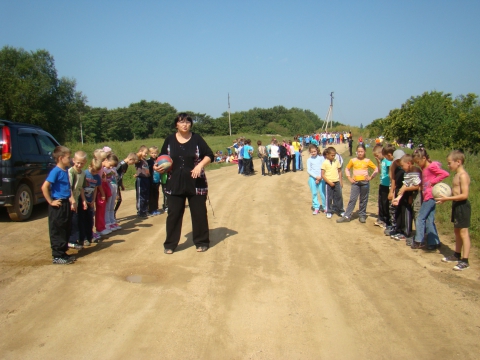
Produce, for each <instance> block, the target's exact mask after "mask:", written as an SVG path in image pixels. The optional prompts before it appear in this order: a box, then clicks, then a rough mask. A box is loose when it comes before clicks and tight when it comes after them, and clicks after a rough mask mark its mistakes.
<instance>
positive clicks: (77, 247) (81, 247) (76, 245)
mask: <svg viewBox="0 0 480 360" xmlns="http://www.w3.org/2000/svg"><path fill="white" fill-rule="evenodd" d="M68 247H69V248H70V249H75V250H82V249H83V246H82V245H79V244H77V243H68Z"/></svg>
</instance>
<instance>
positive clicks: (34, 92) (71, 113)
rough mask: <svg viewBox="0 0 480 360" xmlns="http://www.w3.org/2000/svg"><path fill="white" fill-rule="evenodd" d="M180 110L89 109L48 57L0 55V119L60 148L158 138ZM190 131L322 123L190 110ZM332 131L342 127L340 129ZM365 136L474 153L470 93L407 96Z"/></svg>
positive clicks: (276, 113) (285, 112) (478, 137)
mask: <svg viewBox="0 0 480 360" xmlns="http://www.w3.org/2000/svg"><path fill="white" fill-rule="evenodd" d="M178 112H179V111H178V110H177V109H175V108H174V107H173V106H172V105H170V104H168V103H161V102H158V101H149V102H147V101H145V100H142V101H140V102H138V103H133V104H130V105H129V106H128V107H123V108H117V109H107V108H101V107H90V106H88V105H87V97H86V96H85V95H84V94H82V92H80V91H77V90H76V82H75V80H74V79H70V78H66V77H58V75H57V70H56V69H55V61H54V58H53V56H52V55H50V54H49V52H48V51H46V50H37V51H30V52H29V51H25V50H24V49H17V48H13V47H10V46H4V47H3V48H2V49H1V50H0V119H6V120H12V121H16V122H24V123H31V124H37V125H40V126H42V127H43V128H44V129H46V130H47V131H49V132H50V133H52V134H53V135H54V136H55V137H56V138H57V139H58V140H59V141H60V142H65V141H80V140H81V134H83V140H84V142H88V143H99V142H105V141H129V140H132V139H146V138H149V137H155V138H164V137H166V136H167V135H168V134H170V133H171V132H172V131H173V130H174V119H175V116H176V114H177V113H178ZM186 112H188V113H190V114H191V115H192V117H193V120H194V131H195V132H198V133H200V134H202V135H228V134H229V133H230V126H231V132H232V134H241V133H258V134H279V135H283V136H289V135H292V134H307V133H312V132H314V131H317V130H318V129H320V128H321V126H322V123H323V121H322V120H321V119H320V117H319V116H317V115H316V114H315V113H313V112H312V111H310V110H303V109H299V108H291V109H287V108H285V107H283V106H275V107H273V108H269V109H262V108H254V109H251V110H248V111H238V112H234V113H232V114H231V116H230V121H229V116H228V113H227V112H224V113H223V114H222V115H221V116H220V117H218V118H213V117H211V116H210V115H207V114H201V113H197V112H194V111H186ZM333 125H334V127H335V126H337V127H338V126H339V125H342V124H340V123H338V122H336V123H334V124H333ZM365 129H366V130H367V131H368V132H369V136H370V137H374V136H378V135H384V136H385V137H386V138H387V139H391V140H396V141H397V142H399V143H402V142H403V143H406V142H407V141H408V140H409V139H412V140H413V141H414V142H415V143H417V144H418V143H423V144H424V145H425V146H426V147H428V148H432V149H437V148H461V149H464V150H466V151H472V152H478V151H479V150H480V106H479V103H478V96H477V95H476V94H467V95H461V96H458V97H457V98H455V99H453V98H452V95H451V94H448V93H447V94H444V93H443V92H437V91H433V92H429V93H428V92H425V93H424V94H422V95H420V96H416V97H413V96H412V97H411V98H410V99H408V100H407V101H406V102H405V103H404V104H402V105H401V107H400V108H399V109H394V110H391V111H390V113H389V114H388V115H387V116H386V117H385V118H382V119H376V120H374V121H373V122H372V123H371V124H369V125H367V126H366V127H365Z"/></svg>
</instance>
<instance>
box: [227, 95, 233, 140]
mask: <svg viewBox="0 0 480 360" xmlns="http://www.w3.org/2000/svg"><path fill="white" fill-rule="evenodd" d="M228 128H229V129H230V136H232V123H231V121H230V93H228Z"/></svg>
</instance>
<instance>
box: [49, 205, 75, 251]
mask: <svg viewBox="0 0 480 360" xmlns="http://www.w3.org/2000/svg"><path fill="white" fill-rule="evenodd" d="M70 221H71V210H70V202H69V201H68V199H64V200H62V205H60V206H59V207H54V206H51V205H49V206H48V230H49V233H50V246H51V248H52V256H53V257H54V258H63V257H65V256H66V255H67V250H68V238H69V235H70Z"/></svg>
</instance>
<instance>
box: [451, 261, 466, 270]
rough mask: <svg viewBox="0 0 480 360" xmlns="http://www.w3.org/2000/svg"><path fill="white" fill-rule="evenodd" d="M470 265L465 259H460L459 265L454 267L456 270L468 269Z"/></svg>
mask: <svg viewBox="0 0 480 360" xmlns="http://www.w3.org/2000/svg"><path fill="white" fill-rule="evenodd" d="M469 267H470V266H469V265H468V263H466V262H465V261H459V262H458V264H457V265H455V266H454V267H453V270H455V271H462V270H466V269H468V268H469Z"/></svg>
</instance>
